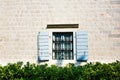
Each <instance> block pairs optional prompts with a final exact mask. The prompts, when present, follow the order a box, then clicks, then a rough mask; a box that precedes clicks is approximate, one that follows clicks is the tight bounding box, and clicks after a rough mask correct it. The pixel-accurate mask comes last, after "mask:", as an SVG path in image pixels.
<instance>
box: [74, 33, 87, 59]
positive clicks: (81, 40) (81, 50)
mask: <svg viewBox="0 0 120 80" xmlns="http://www.w3.org/2000/svg"><path fill="white" fill-rule="evenodd" d="M76 59H77V61H86V60H87V59H88V33H87V32H84V31H78V32H76Z"/></svg>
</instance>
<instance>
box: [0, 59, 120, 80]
mask: <svg viewBox="0 0 120 80" xmlns="http://www.w3.org/2000/svg"><path fill="white" fill-rule="evenodd" d="M0 80H120V61H116V62H113V63H109V64H101V63H99V62H96V63H94V64H93V63H87V64H86V65H83V66H75V65H74V64H71V63H70V64H68V65H67V66H65V67H58V66H55V65H51V66H50V67H49V66H47V64H45V65H35V64H30V63H29V62H27V63H26V64H25V65H23V63H22V62H17V63H14V64H13V63H9V64H8V65H6V66H0Z"/></svg>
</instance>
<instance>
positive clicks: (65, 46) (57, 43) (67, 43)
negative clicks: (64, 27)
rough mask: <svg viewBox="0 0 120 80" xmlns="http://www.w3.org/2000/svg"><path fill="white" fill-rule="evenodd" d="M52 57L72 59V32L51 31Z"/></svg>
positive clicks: (55, 58)
mask: <svg viewBox="0 0 120 80" xmlns="http://www.w3.org/2000/svg"><path fill="white" fill-rule="evenodd" d="M52 42H53V45H52V58H53V59H54V60H73V58H74V56H73V32H53V39H52Z"/></svg>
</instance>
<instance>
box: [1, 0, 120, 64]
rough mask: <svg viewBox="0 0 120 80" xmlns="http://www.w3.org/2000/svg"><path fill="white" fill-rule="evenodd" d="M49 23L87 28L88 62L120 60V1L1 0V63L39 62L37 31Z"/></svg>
mask: <svg viewBox="0 0 120 80" xmlns="http://www.w3.org/2000/svg"><path fill="white" fill-rule="evenodd" d="M47 24H79V30H84V31H87V32H88V34H89V59H88V62H91V61H93V62H94V61H100V62H112V61H115V60H120V57H119V56H120V1H119V0H60V1H58V0H0V64H2V65H5V64H6V63H8V62H17V61H24V62H26V61H30V62H31V63H37V33H38V32H39V31H41V30H45V29H46V26H47ZM116 35H117V36H116Z"/></svg>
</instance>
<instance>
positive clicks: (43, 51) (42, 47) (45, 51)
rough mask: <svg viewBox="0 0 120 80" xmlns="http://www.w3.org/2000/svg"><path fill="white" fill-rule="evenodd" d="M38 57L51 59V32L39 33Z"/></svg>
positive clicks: (44, 59) (43, 59) (41, 59)
mask: <svg viewBox="0 0 120 80" xmlns="http://www.w3.org/2000/svg"><path fill="white" fill-rule="evenodd" d="M38 59H39V61H46V60H49V32H39V33H38Z"/></svg>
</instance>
